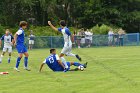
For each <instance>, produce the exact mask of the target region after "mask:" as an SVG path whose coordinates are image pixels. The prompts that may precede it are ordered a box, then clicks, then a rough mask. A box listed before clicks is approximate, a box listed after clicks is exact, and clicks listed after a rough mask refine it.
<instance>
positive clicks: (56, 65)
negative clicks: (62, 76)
mask: <svg viewBox="0 0 140 93" xmlns="http://www.w3.org/2000/svg"><path fill="white" fill-rule="evenodd" d="M44 64H47V65H48V67H49V68H50V69H51V70H53V71H64V72H66V71H67V70H65V66H64V64H63V63H62V62H61V61H60V59H59V56H58V55H57V54H56V50H55V49H50V56H48V57H47V58H46V59H45V60H44V62H43V63H42V64H41V66H40V70H39V71H40V72H41V70H42V67H43V66H44ZM66 64H67V65H68V71H70V70H72V69H70V66H72V65H74V66H76V67H78V66H82V67H84V68H86V67H87V63H85V64H80V63H78V62H66ZM73 70H74V71H77V70H78V68H75V69H73ZM73 70H72V71H73Z"/></svg>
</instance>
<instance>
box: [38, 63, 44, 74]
mask: <svg viewBox="0 0 140 93" xmlns="http://www.w3.org/2000/svg"><path fill="white" fill-rule="evenodd" d="M44 64H45V63H42V64H41V66H40V69H39V72H41V70H42V68H43V66H44Z"/></svg>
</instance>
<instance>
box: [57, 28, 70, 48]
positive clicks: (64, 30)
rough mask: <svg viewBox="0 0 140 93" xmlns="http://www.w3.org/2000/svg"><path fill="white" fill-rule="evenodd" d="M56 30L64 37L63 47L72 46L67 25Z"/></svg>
mask: <svg viewBox="0 0 140 93" xmlns="http://www.w3.org/2000/svg"><path fill="white" fill-rule="evenodd" d="M58 31H60V32H61V33H62V34H63V37H64V42H65V44H64V47H72V42H71V32H70V30H69V29H68V28H67V27H64V28H58Z"/></svg>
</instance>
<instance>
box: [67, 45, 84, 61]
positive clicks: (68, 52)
mask: <svg viewBox="0 0 140 93" xmlns="http://www.w3.org/2000/svg"><path fill="white" fill-rule="evenodd" d="M67 50H68V51H67V52H66V53H65V54H66V56H72V57H76V58H77V59H78V60H79V61H81V60H82V59H81V57H80V56H79V55H78V54H73V53H72V52H71V50H72V47H68V49H67Z"/></svg>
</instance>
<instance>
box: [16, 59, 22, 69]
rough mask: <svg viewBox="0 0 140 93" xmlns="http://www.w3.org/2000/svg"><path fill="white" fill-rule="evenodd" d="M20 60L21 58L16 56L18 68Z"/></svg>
mask: <svg viewBox="0 0 140 93" xmlns="http://www.w3.org/2000/svg"><path fill="white" fill-rule="evenodd" d="M20 60H21V58H20V57H18V58H17V63H16V68H18V66H19V63H20Z"/></svg>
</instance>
